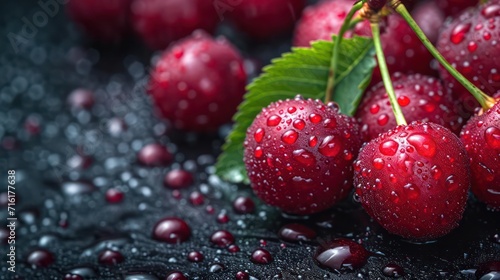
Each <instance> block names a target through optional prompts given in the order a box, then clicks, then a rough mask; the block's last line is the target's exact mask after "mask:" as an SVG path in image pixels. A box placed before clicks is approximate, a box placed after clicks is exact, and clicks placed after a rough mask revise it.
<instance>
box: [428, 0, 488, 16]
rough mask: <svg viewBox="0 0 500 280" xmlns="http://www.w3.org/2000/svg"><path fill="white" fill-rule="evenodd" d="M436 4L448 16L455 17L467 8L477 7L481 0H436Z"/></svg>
mask: <svg viewBox="0 0 500 280" xmlns="http://www.w3.org/2000/svg"><path fill="white" fill-rule="evenodd" d="M436 3H437V5H438V6H439V8H441V9H442V10H443V12H444V13H445V14H446V15H447V16H455V15H458V14H459V13H460V12H462V11H463V10H465V9H466V8H469V7H473V6H475V5H477V4H478V3H479V0H436Z"/></svg>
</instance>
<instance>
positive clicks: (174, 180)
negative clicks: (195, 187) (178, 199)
mask: <svg viewBox="0 0 500 280" xmlns="http://www.w3.org/2000/svg"><path fill="white" fill-rule="evenodd" d="M164 183H165V186H166V187H169V188H171V189H182V188H186V187H189V185H191V184H192V183H193V175H191V173H190V172H188V171H186V170H182V169H173V170H170V171H169V172H168V173H167V174H166V175H165V179H164Z"/></svg>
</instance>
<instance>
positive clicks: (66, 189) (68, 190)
mask: <svg viewBox="0 0 500 280" xmlns="http://www.w3.org/2000/svg"><path fill="white" fill-rule="evenodd" d="M61 189H62V192H63V193H64V194H65V195H67V196H68V197H71V196H76V195H82V194H88V193H91V192H93V191H95V190H96V187H95V186H94V185H93V184H92V183H90V182H87V181H73V182H69V181H67V182H63V183H62V185H61Z"/></svg>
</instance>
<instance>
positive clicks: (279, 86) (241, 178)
mask: <svg viewBox="0 0 500 280" xmlns="http://www.w3.org/2000/svg"><path fill="white" fill-rule="evenodd" d="M332 51H333V42H328V41H317V42H315V43H313V44H312V46H311V48H293V49H292V52H291V53H285V54H283V56H282V57H280V58H277V59H274V60H273V61H272V64H271V65H268V66H266V67H264V70H263V74H261V75H260V77H258V78H256V79H255V80H254V81H253V82H252V83H251V84H250V85H248V87H247V91H248V92H247V94H246V95H245V99H244V101H243V102H242V103H241V104H240V106H239V108H238V112H237V113H236V114H235V116H234V118H233V119H234V121H235V125H234V128H233V130H232V132H231V133H230V134H229V136H228V137H227V139H226V143H225V144H224V146H223V152H222V154H221V155H220V156H219V158H218V160H217V164H216V170H217V171H216V173H217V175H219V176H220V177H221V178H222V179H223V180H226V181H229V182H233V183H241V182H245V183H248V177H247V174H246V170H245V165H244V163H243V141H244V140H245V134H246V130H247V128H248V127H249V126H250V125H251V124H252V122H253V119H254V118H255V117H256V116H257V115H258V114H259V113H260V111H261V110H262V108H264V107H267V106H268V105H269V104H270V103H271V102H275V101H278V100H280V99H287V98H293V97H295V96H296V95H297V94H301V95H302V96H303V97H304V98H313V99H316V98H317V99H324V97H325V91H326V85H327V80H328V74H329V71H330V68H329V67H330V62H331V57H332ZM374 54H375V52H374V49H373V41H372V39H371V38H364V37H354V38H352V39H344V40H343V42H342V44H341V45H340V56H339V57H340V59H339V61H338V71H337V73H336V76H335V77H336V78H335V86H334V94H333V97H332V100H333V101H335V102H337V103H338V105H339V106H340V109H341V111H342V113H344V114H347V115H351V116H352V115H353V114H354V113H355V112H356V108H357V106H358V104H359V101H360V99H361V97H362V94H363V91H364V90H365V88H366V87H367V86H368V83H369V82H370V79H371V74H372V71H373V68H374V67H375V65H376V63H375V59H374Z"/></svg>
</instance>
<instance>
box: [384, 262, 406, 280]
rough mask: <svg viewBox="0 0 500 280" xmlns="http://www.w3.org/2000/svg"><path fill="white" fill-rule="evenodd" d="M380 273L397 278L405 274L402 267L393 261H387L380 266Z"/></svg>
mask: <svg viewBox="0 0 500 280" xmlns="http://www.w3.org/2000/svg"><path fill="white" fill-rule="evenodd" d="M382 273H383V274H384V275H385V276H387V277H392V278H399V277H402V276H404V275H405V271H404V269H403V268H402V267H401V266H399V265H397V264H395V263H389V264H387V265H386V266H384V267H383V268H382Z"/></svg>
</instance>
